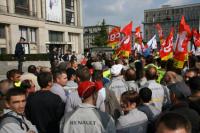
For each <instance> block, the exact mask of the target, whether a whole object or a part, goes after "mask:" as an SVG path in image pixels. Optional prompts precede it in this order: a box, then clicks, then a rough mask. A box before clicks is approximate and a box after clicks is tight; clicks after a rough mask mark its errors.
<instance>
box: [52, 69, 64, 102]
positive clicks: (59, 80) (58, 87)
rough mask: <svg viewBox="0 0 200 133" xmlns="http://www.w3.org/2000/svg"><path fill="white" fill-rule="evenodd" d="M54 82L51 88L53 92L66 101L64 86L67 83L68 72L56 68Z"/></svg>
mask: <svg viewBox="0 0 200 133" xmlns="http://www.w3.org/2000/svg"><path fill="white" fill-rule="evenodd" d="M53 80H54V84H53V86H52V88H51V92H53V93H54V94H56V95H58V96H60V98H61V99H62V101H63V102H64V103H65V102H66V92H65V91H64V88H63V87H64V86H66V84H67V74H66V72H65V71H61V70H59V69H54V71H53Z"/></svg>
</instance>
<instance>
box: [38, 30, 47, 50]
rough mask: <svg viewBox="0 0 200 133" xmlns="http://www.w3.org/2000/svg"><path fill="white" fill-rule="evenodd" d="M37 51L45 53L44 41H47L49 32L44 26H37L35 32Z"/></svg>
mask: <svg viewBox="0 0 200 133" xmlns="http://www.w3.org/2000/svg"><path fill="white" fill-rule="evenodd" d="M37 39H38V40H37V41H38V53H46V42H48V41H49V33H48V30H47V29H45V28H38V34H37Z"/></svg>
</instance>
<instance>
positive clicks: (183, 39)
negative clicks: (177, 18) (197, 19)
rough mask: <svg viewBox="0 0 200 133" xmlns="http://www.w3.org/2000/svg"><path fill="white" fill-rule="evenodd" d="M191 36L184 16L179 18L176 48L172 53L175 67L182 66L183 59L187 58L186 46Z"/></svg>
mask: <svg viewBox="0 0 200 133" xmlns="http://www.w3.org/2000/svg"><path fill="white" fill-rule="evenodd" d="M190 37H191V30H190V26H189V25H188V24H187V23H186V22H185V18H184V16H182V18H181V22H180V26H179V33H178V38H177V41H176V49H175V53H174V62H175V64H174V65H175V66H176V67H177V68H183V65H184V61H185V59H186V58H187V46H188V42H189V40H190Z"/></svg>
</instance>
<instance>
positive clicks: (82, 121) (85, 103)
mask: <svg viewBox="0 0 200 133" xmlns="http://www.w3.org/2000/svg"><path fill="white" fill-rule="evenodd" d="M78 94H79V96H80V97H81V100H82V104H81V105H79V107H78V108H77V109H76V110H75V111H72V112H70V113H66V114H65V116H64V118H63V119H62V121H61V133H71V132H73V133H80V132H81V133H95V132H96V133H102V132H104V133H115V124H114V121H113V119H112V118H111V117H110V116H109V115H108V114H107V113H104V112H101V111H100V110H98V109H96V107H95V105H96V101H97V87H96V86H95V83H94V82H91V81H84V82H81V83H80V84H79V88H78Z"/></svg>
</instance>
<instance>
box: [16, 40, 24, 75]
mask: <svg viewBox="0 0 200 133" xmlns="http://www.w3.org/2000/svg"><path fill="white" fill-rule="evenodd" d="M24 42H25V38H23V37H20V40H19V42H18V43H17V44H16V47H15V58H16V59H17V60H18V70H19V71H20V72H22V65H23V61H24V54H25V50H24V46H23V44H24Z"/></svg>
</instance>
